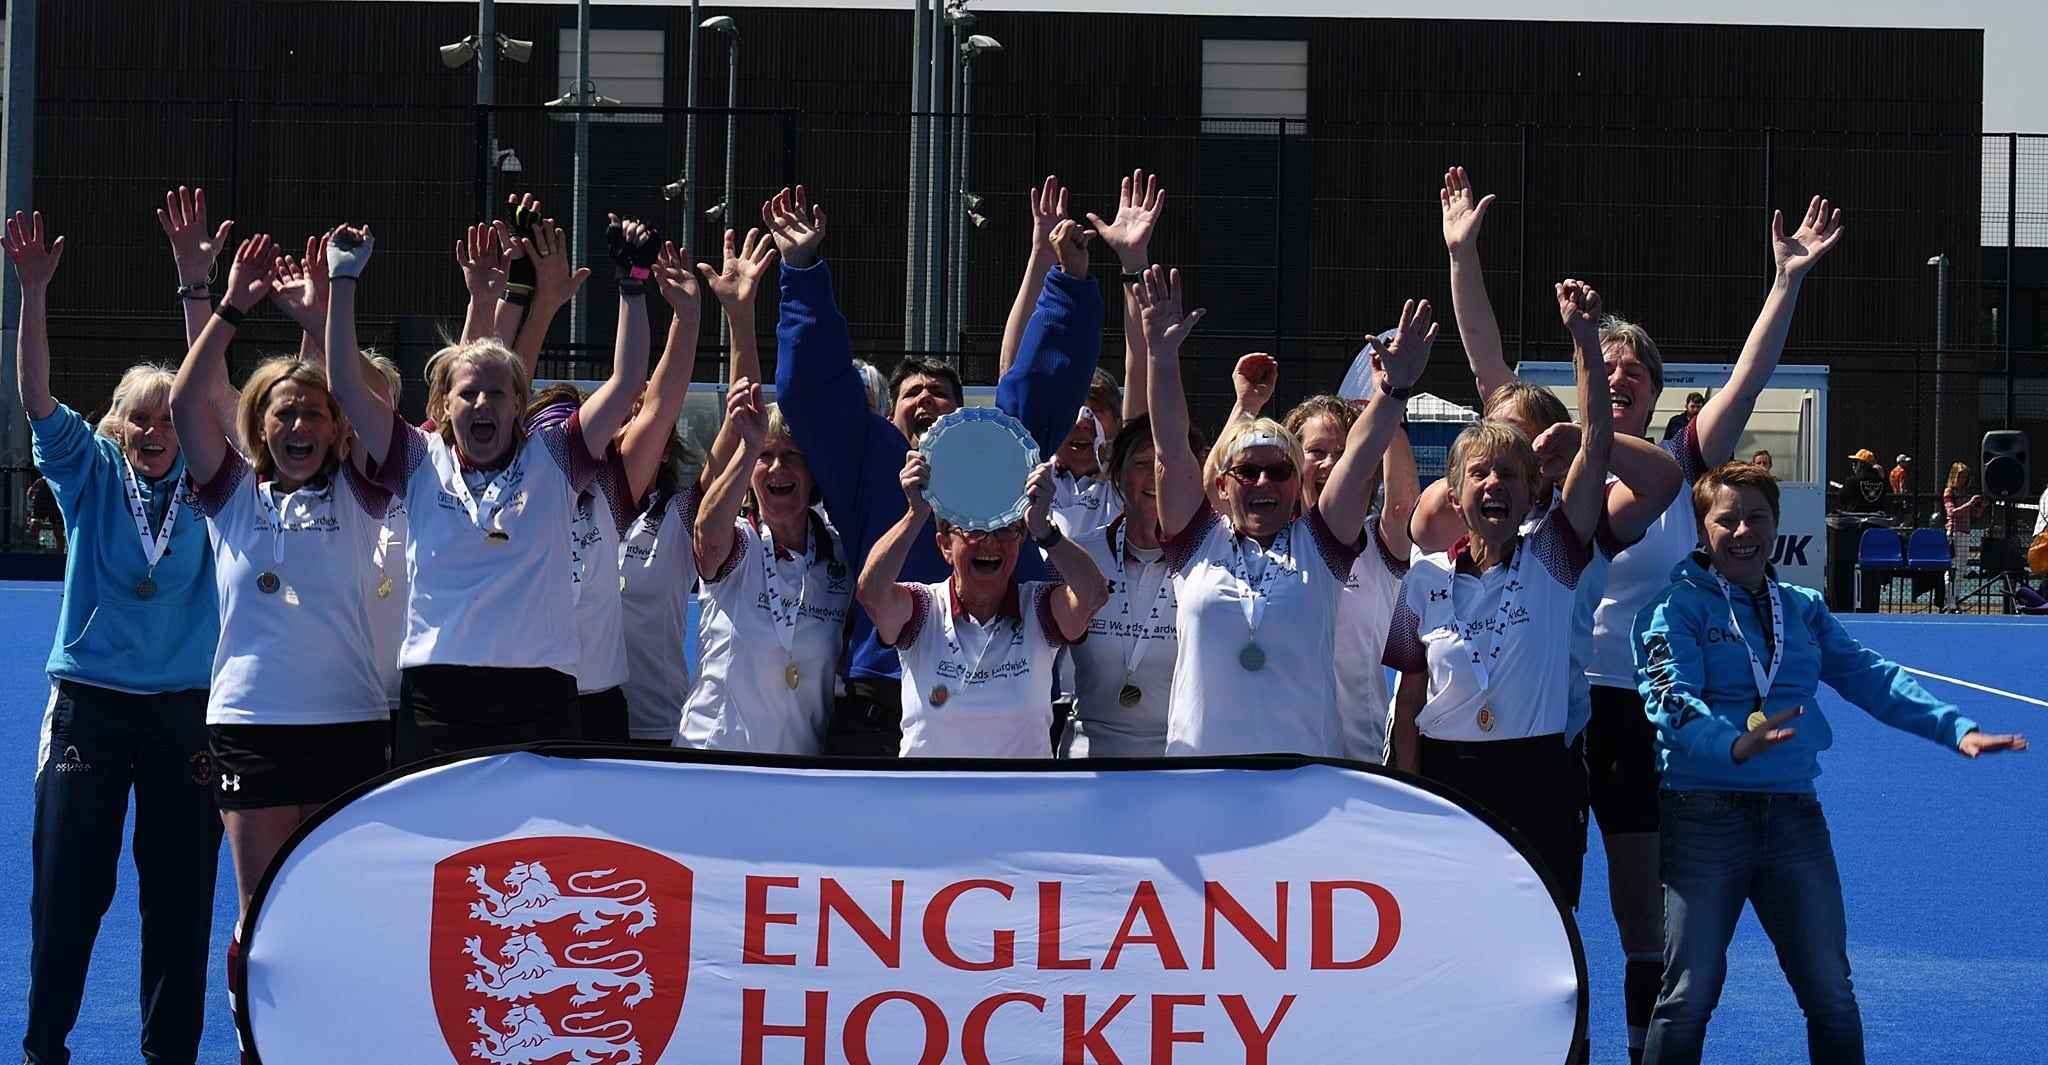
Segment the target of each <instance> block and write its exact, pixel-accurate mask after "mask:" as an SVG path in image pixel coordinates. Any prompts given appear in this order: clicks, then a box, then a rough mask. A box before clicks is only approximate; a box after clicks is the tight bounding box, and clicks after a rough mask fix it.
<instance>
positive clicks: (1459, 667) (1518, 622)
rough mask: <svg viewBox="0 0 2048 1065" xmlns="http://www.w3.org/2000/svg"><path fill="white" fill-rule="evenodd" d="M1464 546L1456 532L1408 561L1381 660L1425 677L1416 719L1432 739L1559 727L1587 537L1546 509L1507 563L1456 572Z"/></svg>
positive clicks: (1516, 735) (1518, 734) (1514, 735)
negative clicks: (1440, 547) (1447, 544)
mask: <svg viewBox="0 0 2048 1065" xmlns="http://www.w3.org/2000/svg"><path fill="white" fill-rule="evenodd" d="M1464 548H1465V541H1464V540H1462V539H1460V540H1459V541H1458V543H1457V544H1455V545H1453V546H1452V548H1451V550H1450V551H1447V552H1438V553H1436V554H1432V555H1427V556H1425V557H1423V558H1421V559H1419V560H1417V561H1416V562H1415V564H1414V565H1413V566H1411V567H1409V570H1408V577H1407V579H1406V580H1405V581H1403V582H1402V594H1401V602H1400V605H1399V606H1398V607H1397V608H1396V609H1395V612H1394V622H1393V626H1392V629H1391V631H1390V632H1389V633H1388V638H1387V653H1386V664H1387V665H1389V666H1392V667H1394V668H1395V669H1398V670H1400V671H1401V672H1403V673H1426V674H1427V675H1428V678H1429V699H1428V702H1427V703H1426V704H1425V705H1424V706H1423V708H1422V710H1421V711H1420V712H1419V713H1418V714H1417V715H1416V725H1417V727H1418V728H1419V730H1420V731H1421V732H1422V734H1423V735H1425V736H1429V737H1431V738H1433V739H1440V740H1457V741H1461V742H1474V743H1477V742H1484V741H1488V740H1511V739H1525V738H1528V737H1531V736H1546V735H1553V734H1560V733H1562V732H1563V731H1564V729H1565V724H1566V721H1567V719H1568V717H1569V716H1570V701H1571V700H1570V690H1571V678H1570V675H1569V673H1570V669H1571V645H1572V628H1573V627H1572V625H1571V617H1572V605H1573V597H1574V595H1575V593H1576V589H1577V585H1578V580H1579V576H1580V574H1581V573H1583V572H1584V570H1585V567H1586V560H1587V554H1588V552H1587V545H1586V544H1583V543H1581V542H1580V541H1579V539H1578V536H1577V534H1576V533H1574V532H1573V531H1572V527H1571V523H1570V522H1569V521H1567V520H1566V519H1565V516H1564V512H1563V511H1562V510H1559V509H1552V510H1551V511H1550V512H1549V513H1548V514H1547V515H1546V516H1545V517H1544V518H1543V520H1542V521H1541V522H1539V523H1538V524H1537V526H1536V530H1535V531H1534V532H1533V533H1530V534H1529V535H1527V536H1523V537H1521V538H1520V539H1519V540H1518V541H1517V544H1516V547H1515V552H1514V556H1513V557H1512V558H1510V559H1509V560H1508V562H1507V564H1505V565H1500V566H1494V567H1492V568H1490V569H1488V570H1486V571H1485V572H1484V573H1482V574H1479V575H1478V576H1474V575H1472V574H1468V573H1460V572H1458V570H1457V567H1456V565H1455V563H1454V562H1453V561H1452V560H1453V559H1454V558H1456V557H1457V555H1458V554H1459V553H1461V552H1463V550H1464ZM1475 657H1476V658H1477V659H1478V661H1479V663H1480V669H1483V671H1484V673H1485V677H1484V685H1483V686H1482V683H1481V677H1480V673H1479V671H1478V670H1475V668H1474V659H1475ZM1482 711H1483V712H1482Z"/></svg>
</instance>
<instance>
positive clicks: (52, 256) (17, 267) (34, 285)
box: [0, 211, 64, 289]
mask: <svg viewBox="0 0 2048 1065" xmlns="http://www.w3.org/2000/svg"><path fill="white" fill-rule="evenodd" d="M0 247H4V248H6V249H7V258H8V259H10V260H12V261H13V262H14V276H15V277H16V278H18V279H20V281H21V287H23V288H28V289H42V288H48V287H49V284H50V278H51V277H53V276H55V275H56V273H57V261H58V260H59V259H62V258H64V238H63V237H58V238H57V239H56V240H53V241H51V242H50V243H49V244H48V245H47V246H45V245H44V244H43V212H41V211H37V212H36V213H35V214H33V215H24V214H22V213H21V212H20V211H16V212H14V217H13V218H10V219H8V220H7V236H6V237H5V238H4V239H0Z"/></svg>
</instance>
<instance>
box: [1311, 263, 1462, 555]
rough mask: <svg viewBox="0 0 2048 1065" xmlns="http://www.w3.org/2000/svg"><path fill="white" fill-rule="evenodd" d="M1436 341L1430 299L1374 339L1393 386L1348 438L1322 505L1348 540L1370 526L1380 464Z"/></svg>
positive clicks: (1379, 393) (1406, 307) (1412, 304)
mask: <svg viewBox="0 0 2048 1065" xmlns="http://www.w3.org/2000/svg"><path fill="white" fill-rule="evenodd" d="M1435 342H1436V320H1435V314H1434V311H1433V310H1432V309H1431V307H1430V305H1429V301H1428V300H1420V301H1417V300H1409V301H1407V302H1406V303H1403V304H1402V305H1401V322H1400V324H1399V325H1398V326H1396V327H1395V329H1394V333H1393V336H1391V337H1389V338H1388V339H1387V340H1385V341H1381V340H1380V339H1379V338H1377V337H1375V338H1373V339H1372V341H1371V343H1372V345H1373V348H1374V350H1375V353H1376V354H1377V356H1378V359H1379V363H1380V366H1381V368H1382V369H1384V370H1385V371H1386V375H1387V381H1386V384H1387V387H1386V388H1380V389H1375V390H1374V394H1373V397H1372V401H1371V402H1370V403H1367V404H1366V405H1365V411H1364V413H1362V414H1360V415H1359V416H1358V420H1357V421H1354V422H1352V423H1351V431H1350V432H1349V433H1347V434H1346V435H1345V439H1344V457H1343V458H1340V459H1338V460H1337V465H1336V468H1334V469H1332V470H1331V471H1330V479H1329V481H1328V482H1326V483H1325V484H1324V485H1323V495H1322V499H1321V500H1320V501H1319V502H1318V504H1317V505H1318V506H1319V507H1321V508H1322V512H1323V523H1324V524H1325V525H1327V526H1329V528H1330V530H1331V531H1332V532H1333V533H1335V534H1336V535H1338V536H1341V537H1345V538H1346V539H1347V542H1351V543H1355V542H1356V541H1357V539H1358V530H1360V529H1363V528H1365V515H1366V509H1367V508H1368V507H1370V506H1371V505H1372V500H1371V499H1370V498H1369V497H1368V496H1367V495H1366V491H1365V489H1366V486H1367V485H1368V484H1369V483H1370V482H1371V481H1372V474H1373V469H1374V467H1377V466H1378V465H1379V464H1380V460H1381V459H1382V458H1383V457H1385V455H1386V452H1387V444H1388V443H1389V442H1391V441H1392V440H1393V439H1394V434H1395V433H1398V432H1400V431H1401V416H1402V414H1403V413H1404V412H1405V411H1406V409H1407V405H1408V395H1409V393H1410V392H1411V391H1412V390H1413V389H1414V388H1415V382H1416V381H1419V380H1421V379H1422V371H1423V370H1424V369H1426V368H1427V367H1428V366H1429V349H1430V346H1431V345H1432V344H1434V343H1435Z"/></svg>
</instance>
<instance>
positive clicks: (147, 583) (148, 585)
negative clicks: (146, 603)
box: [135, 577, 156, 599]
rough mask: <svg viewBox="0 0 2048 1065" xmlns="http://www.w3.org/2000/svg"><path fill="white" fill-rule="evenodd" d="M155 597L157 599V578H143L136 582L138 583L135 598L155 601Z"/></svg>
mask: <svg viewBox="0 0 2048 1065" xmlns="http://www.w3.org/2000/svg"><path fill="white" fill-rule="evenodd" d="M155 597H156V578H154V577H144V578H142V579H141V580H139V581H136V582H135V598H137V599H153V598H155Z"/></svg>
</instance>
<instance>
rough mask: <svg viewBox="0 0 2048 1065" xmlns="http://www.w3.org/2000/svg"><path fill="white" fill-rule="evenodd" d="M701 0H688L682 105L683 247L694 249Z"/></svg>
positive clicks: (695, 240)
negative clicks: (686, 63) (687, 70)
mask: <svg viewBox="0 0 2048 1065" xmlns="http://www.w3.org/2000/svg"><path fill="white" fill-rule="evenodd" d="M701 6H702V5H701V3H700V0H690V73H689V76H688V77H687V78H686V79H684V80H685V82H686V83H687V84H686V85H685V86H684V95H683V106H685V107H687V108H689V112H688V114H686V115H684V117H683V232H682V238H683V245H684V247H686V248H695V247H696V246H697V33H698V30H697V27H698V25H700V24H701V23H702V22H703V20H702V19H700V18H698V17H697V16H698V10H699V8H700V7H701Z"/></svg>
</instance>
